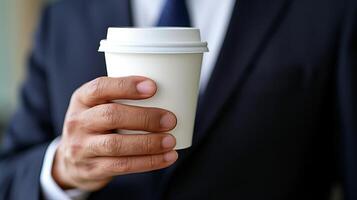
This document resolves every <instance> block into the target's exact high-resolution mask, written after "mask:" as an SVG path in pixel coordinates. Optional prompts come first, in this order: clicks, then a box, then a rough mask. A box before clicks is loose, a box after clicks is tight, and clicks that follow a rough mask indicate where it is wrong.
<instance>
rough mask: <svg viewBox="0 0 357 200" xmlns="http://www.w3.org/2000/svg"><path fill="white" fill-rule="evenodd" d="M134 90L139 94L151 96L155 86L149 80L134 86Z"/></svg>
mask: <svg viewBox="0 0 357 200" xmlns="http://www.w3.org/2000/svg"><path fill="white" fill-rule="evenodd" d="M136 90H137V91H138V92H139V93H141V94H152V93H154V92H155V90H156V85H155V84H154V83H153V82H152V81H150V80H145V81H142V82H140V83H138V84H137V85H136Z"/></svg>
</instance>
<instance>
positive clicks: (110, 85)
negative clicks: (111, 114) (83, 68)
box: [74, 76, 156, 107]
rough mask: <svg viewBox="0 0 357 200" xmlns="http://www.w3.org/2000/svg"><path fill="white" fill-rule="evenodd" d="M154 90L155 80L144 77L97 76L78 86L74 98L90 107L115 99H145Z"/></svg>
mask: <svg viewBox="0 0 357 200" xmlns="http://www.w3.org/2000/svg"><path fill="white" fill-rule="evenodd" d="M155 92H156V84H155V82H154V81H153V80H151V79H148V78H145V77H141V76H128V77H120V78H110V77H99V78H96V79H94V80H92V81H90V82H88V83H86V84H84V85H83V86H82V87H80V88H79V89H78V90H77V91H76V92H75V94H74V98H75V100H77V101H79V102H80V103H82V104H84V105H86V106H89V107H92V106H96V105H99V104H103V103H108V102H110V101H113V100H117V99H145V98H149V97H151V96H153V95H154V94H155Z"/></svg>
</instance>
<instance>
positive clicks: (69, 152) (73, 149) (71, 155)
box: [65, 142, 82, 163]
mask: <svg viewBox="0 0 357 200" xmlns="http://www.w3.org/2000/svg"><path fill="white" fill-rule="evenodd" d="M81 150H82V145H81V144H78V143H76V142H71V143H70V144H69V145H68V148H67V149H66V154H65V156H66V157H67V159H68V160H70V161H71V162H72V163H77V162H78V161H79V160H80V156H79V155H80V151H81Z"/></svg>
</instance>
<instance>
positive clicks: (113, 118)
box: [100, 104, 122, 124]
mask: <svg viewBox="0 0 357 200" xmlns="http://www.w3.org/2000/svg"><path fill="white" fill-rule="evenodd" d="M100 116H101V117H103V118H104V119H105V120H106V121H107V122H109V123H110V124H116V123H120V122H121V120H122V119H121V114H120V112H116V105H115V104H107V105H105V106H103V108H102V109H101V113H100Z"/></svg>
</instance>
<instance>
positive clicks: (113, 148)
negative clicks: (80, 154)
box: [100, 135, 123, 156]
mask: <svg viewBox="0 0 357 200" xmlns="http://www.w3.org/2000/svg"><path fill="white" fill-rule="evenodd" d="M122 143H123V139H122V136H121V135H116V137H108V138H106V139H104V140H103V142H102V144H101V145H102V147H104V149H105V151H106V153H107V154H110V155H114V154H115V155H116V156H120V155H121V150H122V146H123V145H122ZM100 148H101V147H100Z"/></svg>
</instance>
